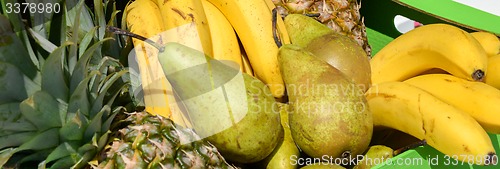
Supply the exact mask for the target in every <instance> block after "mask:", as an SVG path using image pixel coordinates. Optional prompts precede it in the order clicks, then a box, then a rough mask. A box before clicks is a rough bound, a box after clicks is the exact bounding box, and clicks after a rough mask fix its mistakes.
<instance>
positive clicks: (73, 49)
mask: <svg viewBox="0 0 500 169" xmlns="http://www.w3.org/2000/svg"><path fill="white" fill-rule="evenodd" d="M83 2H84V1H80V2H79V3H78V5H77V6H76V7H75V9H76V16H75V20H74V23H73V25H72V27H71V33H72V37H71V41H72V42H79V30H80V29H79V28H80V13H81V11H82V6H83ZM77 50H78V45H77V44H73V45H70V46H69V55H68V69H69V70H68V71H69V72H73V70H74V68H75V66H76V64H77V60H78V58H77V52H78V51H77Z"/></svg>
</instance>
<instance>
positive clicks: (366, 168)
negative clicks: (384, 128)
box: [354, 145, 394, 169]
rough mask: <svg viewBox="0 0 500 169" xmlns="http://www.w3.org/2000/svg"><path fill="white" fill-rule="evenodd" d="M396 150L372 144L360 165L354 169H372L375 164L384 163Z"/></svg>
mask: <svg viewBox="0 0 500 169" xmlns="http://www.w3.org/2000/svg"><path fill="white" fill-rule="evenodd" d="M393 153H394V150H393V149H392V148H390V147H387V146H384V145H373V146H371V147H370V148H369V149H368V151H367V152H366V154H365V155H364V156H363V159H362V160H361V161H359V162H358V165H356V166H354V169H370V168H372V167H373V166H376V165H378V164H382V163H384V162H385V161H387V160H388V159H390V158H392V157H393Z"/></svg>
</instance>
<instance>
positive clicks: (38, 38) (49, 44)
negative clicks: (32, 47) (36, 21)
mask: <svg viewBox="0 0 500 169" xmlns="http://www.w3.org/2000/svg"><path fill="white" fill-rule="evenodd" d="M28 32H29V33H30V35H31V36H32V37H33V39H35V41H36V42H37V43H38V44H39V45H40V46H41V47H42V48H43V49H44V50H45V51H47V52H49V53H51V52H53V51H54V50H56V48H57V46H56V45H54V44H53V43H52V42H50V41H49V40H47V39H45V37H43V36H42V35H40V34H38V33H36V32H35V31H33V29H31V28H28Z"/></svg>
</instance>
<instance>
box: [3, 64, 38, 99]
mask: <svg viewBox="0 0 500 169" xmlns="http://www.w3.org/2000/svg"><path fill="white" fill-rule="evenodd" d="M25 81H30V78H28V77H26V76H25V75H24V74H23V73H22V72H21V70H19V69H18V68H17V67H16V66H14V65H12V64H9V63H5V62H2V61H0V104H4V103H10V102H21V101H23V100H24V99H26V98H27V97H28V93H27V92H28V90H27V89H26V85H33V84H32V83H29V82H28V83H26V84H25ZM30 88H31V87H30ZM35 88H36V87H35Z"/></svg>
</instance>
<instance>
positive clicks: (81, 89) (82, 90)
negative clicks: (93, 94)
mask: <svg viewBox="0 0 500 169" xmlns="http://www.w3.org/2000/svg"><path fill="white" fill-rule="evenodd" d="M98 73H99V72H98V71H92V72H91V73H90V74H89V76H88V77H87V78H85V79H83V80H82V81H81V82H80V84H78V86H77V87H76V89H75V91H74V92H73V93H72V94H71V97H70V98H69V106H68V112H69V113H75V112H77V111H80V112H81V113H83V114H84V115H86V116H88V115H89V111H90V103H89V98H88V89H87V88H88V84H89V81H90V80H91V79H92V77H94V76H95V75H97V74H98Z"/></svg>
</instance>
